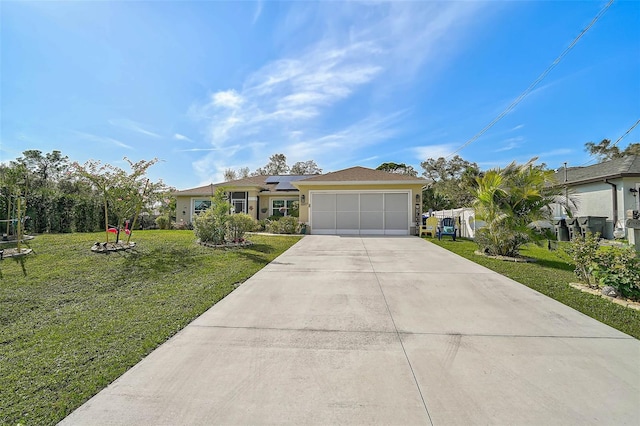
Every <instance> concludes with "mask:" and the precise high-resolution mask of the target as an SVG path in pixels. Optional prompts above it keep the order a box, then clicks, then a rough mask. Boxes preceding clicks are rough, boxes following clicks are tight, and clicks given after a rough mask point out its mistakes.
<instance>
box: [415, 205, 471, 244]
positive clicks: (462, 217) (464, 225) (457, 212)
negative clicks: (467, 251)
mask: <svg viewBox="0 0 640 426" xmlns="http://www.w3.org/2000/svg"><path fill="white" fill-rule="evenodd" d="M429 215H431V216H435V217H437V218H438V219H443V218H445V217H452V218H454V219H455V221H456V227H458V228H459V229H460V230H459V231H458V236H460V237H463V238H471V239H473V238H474V237H475V235H476V229H480V228H482V227H483V226H484V222H482V221H476V220H475V216H476V214H475V211H474V210H473V209H472V208H467V207H463V208H459V209H449V210H438V211H434V212H430V213H425V214H424V216H425V217H429Z"/></svg>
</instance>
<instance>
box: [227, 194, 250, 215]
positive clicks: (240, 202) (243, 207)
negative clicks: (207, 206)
mask: <svg viewBox="0 0 640 426" xmlns="http://www.w3.org/2000/svg"><path fill="white" fill-rule="evenodd" d="M230 201H231V206H232V208H231V211H232V212H233V213H246V212H247V193H246V192H232V193H231V200H230Z"/></svg>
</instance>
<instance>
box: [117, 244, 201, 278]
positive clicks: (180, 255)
mask: <svg viewBox="0 0 640 426" xmlns="http://www.w3.org/2000/svg"><path fill="white" fill-rule="evenodd" d="M122 255H123V257H126V260H125V263H124V265H123V267H122V268H121V272H122V273H123V274H124V275H128V274H131V273H133V272H134V271H136V270H139V269H144V270H147V271H149V272H155V273H166V272H171V271H174V270H175V269H176V268H187V267H189V266H191V265H194V264H196V263H197V262H198V257H199V256H197V255H195V254H194V252H193V250H192V249H191V248H187V247H154V248H151V249H145V250H140V251H138V250H131V251H128V252H123V254H122Z"/></svg>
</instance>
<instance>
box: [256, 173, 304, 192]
mask: <svg viewBox="0 0 640 426" xmlns="http://www.w3.org/2000/svg"><path fill="white" fill-rule="evenodd" d="M307 177H309V176H307V175H282V176H269V177H268V178H266V179H265V181H264V183H277V185H276V187H275V190H276V191H295V190H296V188H295V187H294V186H293V185H291V182H296V181H298V180H302V179H305V178H307Z"/></svg>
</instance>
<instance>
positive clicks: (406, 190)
mask: <svg viewBox="0 0 640 426" xmlns="http://www.w3.org/2000/svg"><path fill="white" fill-rule="evenodd" d="M429 182H430V181H428V180H427V179H423V178H416V177H412V176H405V175H399V174H394V173H388V172H384V171H381V170H373V169H368V168H366V167H351V168H349V169H344V170H339V171H336V172H332V173H326V174H322V175H283V176H250V177H247V178H244V179H238V180H233V181H229V182H222V183H218V184H210V185H205V186H201V187H198V188H192V189H187V190H184V191H178V192H176V193H175V195H176V199H177V203H176V220H177V221H178V222H185V223H189V222H192V221H193V218H194V217H195V215H197V214H198V213H200V212H202V211H204V210H206V209H207V208H208V207H209V206H210V205H211V196H212V195H213V193H214V192H215V190H216V189H217V188H224V190H225V192H227V194H228V197H229V201H230V203H231V205H232V211H233V212H236V213H247V214H249V215H251V216H252V217H253V218H255V219H258V220H260V219H266V218H267V217H269V216H286V215H289V213H290V211H291V209H293V208H295V207H298V208H299V220H300V222H302V223H305V224H306V225H307V230H308V232H310V233H312V234H361V235H368V234H371V235H376V234H377V235H415V234H416V223H418V224H419V223H420V220H421V215H422V208H421V206H422V199H421V197H422V188H423V187H424V186H425V185H427V184H428V183H429ZM296 202H297V203H296ZM294 203H295V204H294ZM418 228H419V225H418Z"/></svg>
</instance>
